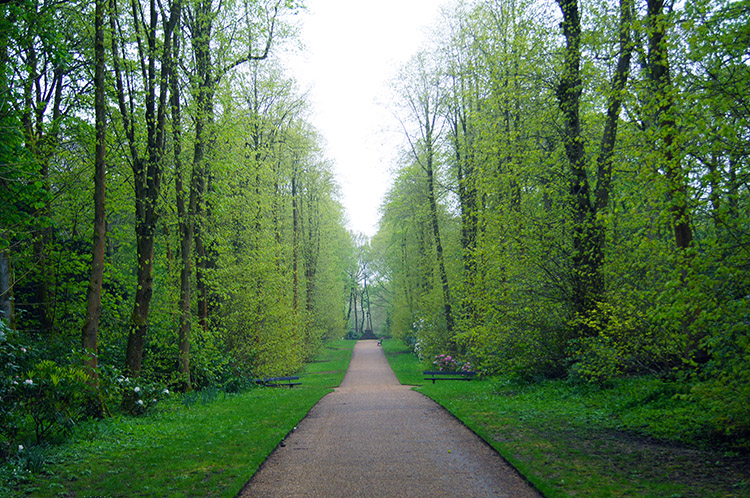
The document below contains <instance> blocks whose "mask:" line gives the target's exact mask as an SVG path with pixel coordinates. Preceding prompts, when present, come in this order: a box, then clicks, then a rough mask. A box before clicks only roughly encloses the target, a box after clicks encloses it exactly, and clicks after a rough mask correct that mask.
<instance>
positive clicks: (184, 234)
mask: <svg viewBox="0 0 750 498" xmlns="http://www.w3.org/2000/svg"><path fill="white" fill-rule="evenodd" d="M179 43H180V35H179V33H177V32H175V34H174V41H173V43H172V49H173V56H172V59H171V62H172V63H173V64H174V61H176V60H177V59H178V57H179V53H180V45H179ZM178 80H179V79H178V77H177V72H176V70H175V68H174V66H173V67H172V69H171V70H170V89H171V95H170V98H171V104H172V141H173V147H174V168H175V194H176V201H177V224H178V229H179V233H180V301H179V310H180V324H179V330H178V333H177V336H178V348H179V353H178V358H177V369H178V371H179V373H180V378H181V381H182V384H183V385H182V388H183V390H185V391H189V390H191V389H192V383H191V379H190V335H191V326H192V314H191V311H190V302H191V294H192V282H191V277H192V249H193V221H192V217H193V213H194V211H195V194H194V193H193V191H192V189H191V192H190V193H189V194H188V204H187V205H186V203H185V195H186V194H185V188H184V183H183V176H182V173H183V171H182V110H181V107H180V85H179V81H178Z"/></svg>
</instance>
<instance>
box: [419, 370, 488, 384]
mask: <svg viewBox="0 0 750 498" xmlns="http://www.w3.org/2000/svg"><path fill="white" fill-rule="evenodd" d="M422 374H423V375H424V376H425V377H424V380H431V381H432V383H433V384H434V383H435V381H436V380H471V379H473V378H474V377H476V375H477V373H476V372H444V371H442V370H436V371H427V372H422Z"/></svg>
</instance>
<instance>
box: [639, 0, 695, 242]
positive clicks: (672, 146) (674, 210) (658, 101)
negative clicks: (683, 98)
mask: <svg viewBox="0 0 750 498" xmlns="http://www.w3.org/2000/svg"><path fill="white" fill-rule="evenodd" d="M647 8H648V14H647V18H646V24H647V27H648V78H649V80H650V83H651V88H650V92H651V94H652V95H651V99H652V102H653V103H652V108H651V111H652V113H653V115H654V119H653V124H654V126H656V128H657V135H658V137H659V138H660V139H661V142H662V143H661V145H662V150H663V164H664V172H665V173H664V176H665V178H666V180H667V188H668V190H669V196H670V205H669V211H670V213H671V215H672V230H673V233H674V240H675V245H676V246H677V248H678V249H680V250H685V249H687V248H688V247H690V245H691V244H692V242H693V231H692V228H691V227H690V214H689V208H688V192H687V174H686V172H685V171H684V170H683V168H682V161H681V158H680V153H679V150H678V148H679V147H678V144H677V134H678V128H677V119H676V109H675V103H674V88H673V85H672V80H671V76H670V65H669V48H668V46H667V27H668V25H669V23H668V22H667V14H666V13H665V12H664V0H648V1H647Z"/></svg>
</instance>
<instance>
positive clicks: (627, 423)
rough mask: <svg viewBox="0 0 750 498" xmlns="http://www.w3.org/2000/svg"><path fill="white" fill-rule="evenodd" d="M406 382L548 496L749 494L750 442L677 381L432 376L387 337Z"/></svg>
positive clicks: (388, 347)
mask: <svg viewBox="0 0 750 498" xmlns="http://www.w3.org/2000/svg"><path fill="white" fill-rule="evenodd" d="M384 346H385V351H386V354H387V356H388V359H389V362H390V364H391V367H392V368H393V370H394V371H395V373H396V375H397V376H398V378H399V380H400V381H401V382H402V383H403V384H410V385H415V386H419V387H417V390H418V391H419V392H421V393H423V394H425V395H427V396H429V397H430V398H432V399H434V400H435V401H437V402H438V403H439V404H441V405H442V406H444V407H445V408H447V409H448V410H449V411H450V412H451V413H453V414H454V415H455V416H457V417H458V418H459V419H460V420H461V421H462V422H464V423H465V424H466V425H467V426H468V427H470V428H471V429H472V430H474V431H475V432H476V433H477V434H479V435H480V436H481V437H482V438H484V439H485V440H486V441H487V442H488V443H490V444H491V445H492V446H493V447H494V448H495V449H497V450H498V451H499V452H500V453H501V454H502V455H503V457H505V458H506V459H507V460H509V461H510V462H511V463H512V464H513V465H514V466H515V467H516V468H517V469H519V471H520V472H521V473H522V474H523V475H524V476H525V477H526V478H527V479H528V480H529V481H530V482H532V483H533V484H534V485H535V486H536V487H537V488H538V489H539V490H540V491H542V492H543V493H544V494H545V495H546V496H548V497H557V496H588V497H597V498H599V497H605V496H612V497H615V496H616V497H621V496H639V497H643V496H649V497H654V498H656V497H665V496H668V497H673V498H678V497H696V498H697V497H747V496H750V475H748V473H747V469H748V468H750V467H748V465H750V455H748V451H747V449H748V442H747V441H744V440H728V439H723V438H720V437H717V434H716V433H715V431H714V430H713V427H712V422H711V415H710V414H708V413H707V412H706V411H705V409H704V407H702V406H700V405H699V404H698V403H697V402H696V401H695V400H693V399H691V398H689V397H685V396H683V394H684V393H685V392H686V391H687V390H689V386H685V385H683V384H681V383H678V382H673V381H667V380H664V379H659V378H656V377H648V376H641V377H632V378H622V379H618V380H615V381H612V382H611V383H610V384H608V385H607V386H606V387H601V386H593V385H590V384H581V383H574V382H571V381H568V380H547V381H542V382H536V383H528V382H520V381H515V380H512V379H509V378H504V377H496V378H486V379H482V380H479V381H473V382H458V381H453V382H451V381H448V382H438V383H436V384H434V385H433V384H431V383H429V381H427V383H426V382H425V381H424V379H423V377H422V375H421V371H422V369H425V367H426V366H425V365H422V364H420V363H419V361H418V359H417V358H416V357H415V356H414V355H412V354H410V352H409V351H408V349H407V348H406V347H405V346H403V345H402V344H401V343H399V342H398V341H385V343H384Z"/></svg>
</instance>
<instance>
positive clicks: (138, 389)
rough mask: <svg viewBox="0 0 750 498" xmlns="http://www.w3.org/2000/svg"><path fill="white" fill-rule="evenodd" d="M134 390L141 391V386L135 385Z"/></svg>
mask: <svg viewBox="0 0 750 498" xmlns="http://www.w3.org/2000/svg"><path fill="white" fill-rule="evenodd" d="M133 392H136V393H139V392H141V388H140V387H138V386H135V387H134V388H133Z"/></svg>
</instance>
